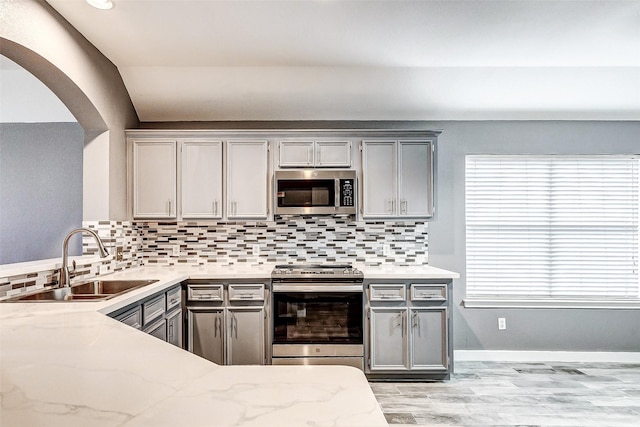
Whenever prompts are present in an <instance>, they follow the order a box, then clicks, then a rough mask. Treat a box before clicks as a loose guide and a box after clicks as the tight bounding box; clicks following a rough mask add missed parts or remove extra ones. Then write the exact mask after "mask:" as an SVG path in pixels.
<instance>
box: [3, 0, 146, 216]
mask: <svg viewBox="0 0 640 427" xmlns="http://www.w3.org/2000/svg"><path fill="white" fill-rule="evenodd" d="M0 8H1V9H2V13H0V53H1V54H3V55H4V56H6V57H7V58H9V59H11V60H13V61H14V62H16V63H18V64H19V65H21V66H22V67H24V68H25V69H26V70H28V71H29V72H31V73H32V74H33V75H34V76H36V77H37V78H38V79H40V80H41V81H42V82H43V83H44V84H45V85H47V86H48V87H49V89H51V91H52V92H54V93H55V94H56V95H57V96H58V97H59V98H60V99H61V100H62V102H63V103H64V104H65V105H66V106H67V108H69V111H71V113H72V114H73V115H74V116H75V117H76V119H77V120H78V122H79V123H80V125H81V126H82V127H83V128H84V130H85V149H84V160H83V161H84V176H83V183H84V186H83V205H84V208H83V219H84V220H100V219H102V220H104V219H111V220H121V219H126V218H127V209H126V205H127V204H126V200H127V198H126V188H127V186H126V170H127V169H126V140H125V134H124V130H125V129H128V128H135V127H138V126H139V120H138V116H137V114H136V111H135V109H134V107H133V104H132V102H131V98H130V97H129V93H128V92H127V90H126V88H125V86H124V82H123V81H122V77H121V76H120V73H119V72H118V69H117V68H116V66H115V65H114V64H113V63H112V62H111V61H109V59H107V58H106V57H105V56H104V55H102V53H101V52H100V51H99V50H98V49H97V48H96V47H95V46H93V45H92V44H91V43H89V41H87V40H86V39H85V38H84V36H82V34H80V33H79V32H78V31H77V30H76V29H75V28H73V27H72V26H71V25H70V24H69V23H68V22H67V21H65V20H64V19H63V18H62V17H61V16H60V15H59V14H58V13H57V12H55V10H53V9H52V8H51V7H50V6H49V5H48V4H47V3H46V2H44V1H36V0H0Z"/></svg>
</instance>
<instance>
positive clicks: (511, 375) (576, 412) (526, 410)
mask: <svg viewBox="0 0 640 427" xmlns="http://www.w3.org/2000/svg"><path fill="white" fill-rule="evenodd" d="M371 388H372V389H373V392H374V393H375V395H376V398H377V399H378V402H379V403H380V405H381V407H382V410H383V412H384V414H385V417H386V418H387V421H388V422H389V424H390V426H391V427H400V426H407V427H408V426H415V425H421V426H599V427H610V426H634V427H638V426H640V364H622V363H561V362H558V363H552V362H548V363H498V362H457V363H456V368H455V374H454V375H453V377H452V379H451V381H448V382H433V383H408V382H405V383H402V382H388V383H386V382H372V383H371Z"/></svg>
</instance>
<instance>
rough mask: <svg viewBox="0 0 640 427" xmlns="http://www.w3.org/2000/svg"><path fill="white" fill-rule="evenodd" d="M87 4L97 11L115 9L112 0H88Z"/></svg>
mask: <svg viewBox="0 0 640 427" xmlns="http://www.w3.org/2000/svg"><path fill="white" fill-rule="evenodd" d="M87 3H89V4H90V5H91V6H93V7H95V8H96V9H101V10H109V9H111V8H113V2H112V1H111V0H87Z"/></svg>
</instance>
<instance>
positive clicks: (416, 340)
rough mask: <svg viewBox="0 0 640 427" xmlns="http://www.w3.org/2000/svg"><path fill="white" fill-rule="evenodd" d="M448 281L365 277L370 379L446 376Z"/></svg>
mask: <svg viewBox="0 0 640 427" xmlns="http://www.w3.org/2000/svg"><path fill="white" fill-rule="evenodd" d="M450 286H451V282H448V283H447V282H442V281H439V282H437V283H436V282H429V281H409V282H400V281H399V282H390V281H386V282H384V283H376V282H371V283H365V290H366V293H367V303H366V305H367V308H366V310H367V320H368V322H367V325H366V331H367V339H368V345H367V353H368V354H367V361H368V363H367V366H366V369H365V372H366V374H367V376H368V377H369V378H370V379H374V380H375V379H398V380H402V379H406V380H424V379H449V378H450V375H451V372H452V366H453V351H452V348H451V336H452V335H451V321H450V318H449V311H450V301H449V299H448V295H449V294H450Z"/></svg>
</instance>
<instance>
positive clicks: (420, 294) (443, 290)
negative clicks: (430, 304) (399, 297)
mask: <svg viewBox="0 0 640 427" xmlns="http://www.w3.org/2000/svg"><path fill="white" fill-rule="evenodd" d="M446 300H447V285H416V284H412V285H411V301H446Z"/></svg>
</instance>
